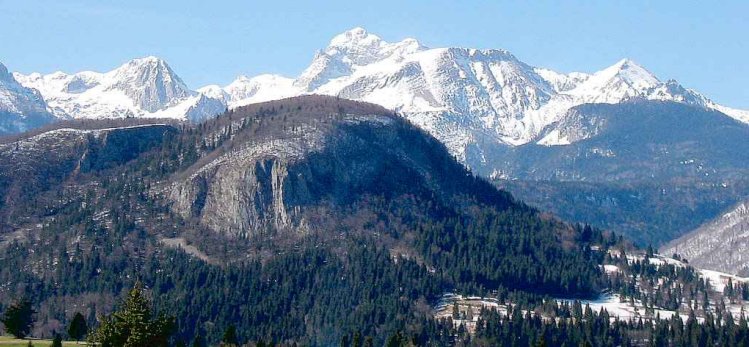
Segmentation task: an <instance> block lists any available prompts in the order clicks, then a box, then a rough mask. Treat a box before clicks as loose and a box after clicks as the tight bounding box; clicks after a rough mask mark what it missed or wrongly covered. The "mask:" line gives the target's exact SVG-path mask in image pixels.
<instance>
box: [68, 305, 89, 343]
mask: <svg viewBox="0 0 749 347" xmlns="http://www.w3.org/2000/svg"><path fill="white" fill-rule="evenodd" d="M86 334H88V324H86V318H84V317H83V315H82V314H81V313H80V312H76V313H75V315H74V316H73V320H71V321H70V326H69V327H68V336H70V338H71V339H73V340H76V341H80V340H81V339H82V338H83V337H84V336H86Z"/></svg>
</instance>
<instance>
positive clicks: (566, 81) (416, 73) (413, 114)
mask: <svg viewBox="0 0 749 347" xmlns="http://www.w3.org/2000/svg"><path fill="white" fill-rule="evenodd" d="M16 79H17V80H19V81H20V82H21V83H22V84H23V85H24V86H26V87H31V88H35V89H37V90H39V91H40V92H41V93H42V95H44V97H45V99H46V100H47V103H48V104H49V106H50V109H51V110H52V112H53V113H54V114H55V115H57V116H58V117H63V118H66V117H72V118H100V117H124V116H136V117H138V116H142V117H148V116H153V115H155V114H158V115H163V116H169V117H175V118H182V119H184V118H189V117H190V116H189V115H186V114H185V113H184V112H188V111H186V110H189V112H190V113H191V114H199V115H200V116H199V117H198V118H200V119H202V117H206V116H208V115H210V114H213V112H216V111H217V110H219V109H222V107H223V108H226V107H229V108H234V107H239V106H243V105H246V104H249V103H255V102H262V101H268V100H274V99H281V98H286V97H291V96H296V95H303V94H324V95H336V96H340V97H343V98H348V99H353V100H360V101H367V102H372V103H376V104H380V105H382V106H384V107H387V108H390V109H393V110H396V111H398V112H399V113H401V114H402V115H403V116H405V117H406V118H408V119H409V120H411V121H412V122H414V123H415V124H417V125H418V126H420V127H422V128H424V129H425V130H427V131H428V132H430V133H431V134H432V135H434V136H435V137H437V138H438V139H439V140H441V141H443V142H444V143H445V144H446V145H447V146H448V148H449V149H450V151H451V152H452V153H453V154H454V155H456V156H457V157H458V158H460V159H466V153H467V152H468V151H469V148H470V149H471V151H472V153H475V155H477V157H478V158H484V154H485V151H486V150H488V149H489V147H491V146H497V145H499V146H505V145H509V146H514V145H522V144H526V143H539V144H542V145H547V146H553V145H567V144H570V143H573V142H575V141H581V140H584V139H586V138H587V137H588V136H595V133H596V132H595V131H582V130H581V129H566V128H564V129H562V128H560V127H562V126H564V127H570V126H573V127H574V126H575V124H577V123H579V122H577V123H576V122H572V121H564V120H565V119H566V118H568V117H571V116H574V115H570V110H571V109H572V108H574V107H575V106H579V105H582V104H586V103H610V104H615V103H621V102H624V101H627V100H630V99H638V98H643V99H651V100H664V101H675V102H681V103H687V104H692V105H697V106H701V107H706V108H711V109H715V110H718V111H721V112H723V113H725V114H727V115H729V116H731V117H733V118H735V119H737V120H739V121H742V122H745V123H749V111H741V110H734V109H731V108H728V107H725V106H721V105H718V104H715V103H714V102H712V101H710V100H709V99H707V98H705V97H704V96H702V95H700V94H699V93H697V92H695V91H693V90H689V89H686V88H684V87H682V86H681V85H679V84H678V83H677V82H675V81H672V80H669V81H667V82H661V81H660V80H659V79H658V78H657V77H656V76H655V75H654V74H653V73H651V72H649V71H648V70H647V69H645V68H644V67H642V66H640V65H639V64H637V63H635V62H634V61H632V60H630V59H623V60H621V61H619V62H617V63H616V64H614V65H611V66H609V67H607V68H605V69H603V70H601V71H598V72H595V73H591V74H588V73H582V72H573V73H559V72H555V71H552V70H549V69H544V68H539V67H533V66H530V65H528V64H525V63H524V62H522V61H520V60H519V59H517V58H516V57H515V56H513V55H512V54H511V53H510V52H507V51H505V50H499V49H494V50H477V49H468V48H427V47H425V46H423V45H421V44H420V43H419V42H418V41H417V40H415V39H410V38H409V39H404V40H401V41H396V42H387V41H385V40H383V39H382V38H380V37H379V36H377V35H375V34H372V33H370V32H368V31H367V30H365V29H363V28H360V27H357V28H353V29H351V30H348V31H345V32H343V33H341V34H339V35H336V36H335V37H333V39H332V40H331V41H330V42H329V44H328V46H327V47H325V48H323V49H321V50H320V51H318V52H317V54H315V56H314V58H313V59H312V62H311V63H310V65H309V66H308V67H307V68H306V69H305V70H304V71H303V72H302V73H301V74H300V75H299V76H297V77H295V78H288V77H283V76H278V75H259V76H255V77H246V76H240V77H238V78H237V79H236V80H234V81H233V82H232V83H230V84H229V85H226V86H223V87H221V86H218V85H209V86H206V87H203V88H200V89H199V90H198V91H192V90H190V89H189V88H188V87H187V86H186V85H185V83H184V82H183V81H182V80H181V79H180V78H179V77H178V76H177V74H176V73H174V71H173V70H172V69H171V68H170V67H169V65H168V64H167V63H166V62H165V61H163V60H161V59H159V58H157V57H145V58H141V59H135V60H133V61H130V62H128V63H126V64H124V65H122V66H121V67H119V68H117V69H115V70H113V71H111V72H108V73H96V72H82V73H77V74H74V75H68V74H65V73H61V72H59V73H54V74H50V75H44V76H42V75H39V74H31V75H28V76H23V75H19V74H16Z"/></svg>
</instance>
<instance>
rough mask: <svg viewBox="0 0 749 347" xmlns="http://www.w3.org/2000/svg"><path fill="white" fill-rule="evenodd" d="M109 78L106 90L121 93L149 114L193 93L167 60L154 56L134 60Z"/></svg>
mask: <svg viewBox="0 0 749 347" xmlns="http://www.w3.org/2000/svg"><path fill="white" fill-rule="evenodd" d="M109 75H110V76H111V82H110V86H109V89H117V90H120V91H122V92H124V93H125V94H126V95H127V96H129V97H130V98H131V99H133V101H134V103H135V105H136V106H138V107H140V108H141V109H144V110H146V111H149V112H155V111H158V110H161V109H163V108H164V107H166V106H169V105H171V104H172V103H173V101H175V100H177V99H182V98H185V97H187V96H190V95H191V94H192V93H193V92H192V91H191V90H190V89H189V88H188V87H187V85H185V83H184V82H183V81H182V79H181V78H180V77H179V76H177V74H176V73H175V72H174V71H173V70H172V68H171V67H170V66H169V64H167V62H166V61H164V60H163V59H161V58H157V57H154V56H148V57H145V58H138V59H133V60H131V61H129V62H127V63H125V64H123V65H122V66H120V67H119V68H117V69H115V70H114V71H112V72H110V73H109Z"/></svg>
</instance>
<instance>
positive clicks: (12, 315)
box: [0, 299, 36, 339]
mask: <svg viewBox="0 0 749 347" xmlns="http://www.w3.org/2000/svg"><path fill="white" fill-rule="evenodd" d="M35 314H36V311H34V309H33V308H31V301H29V300H27V299H22V300H21V301H19V302H17V303H15V304H13V305H10V307H8V308H7V309H6V310H5V314H4V315H3V318H2V319H0V322H2V323H3V325H5V331H6V332H8V333H10V334H11V335H13V336H15V337H16V338H19V339H22V338H24V337H26V336H28V335H29V333H30V332H31V327H32V326H33V325H34V322H35V320H36V319H35V317H34V315H35Z"/></svg>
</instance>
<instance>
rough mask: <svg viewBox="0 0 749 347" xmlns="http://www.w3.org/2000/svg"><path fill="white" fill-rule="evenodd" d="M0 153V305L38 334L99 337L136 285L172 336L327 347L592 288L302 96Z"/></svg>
mask: <svg viewBox="0 0 749 347" xmlns="http://www.w3.org/2000/svg"><path fill="white" fill-rule="evenodd" d="M128 122H136V123H137V120H128ZM82 124H85V126H84V125H82ZM0 152H1V153H0V156H2V157H4V158H7V159H8V160H3V163H4V165H3V166H2V171H0V177H2V180H1V181H0V182H2V185H0V187H2V189H0V194H2V201H3V204H2V205H1V206H0V215H2V216H4V218H5V221H6V223H4V225H5V230H3V231H2V243H1V245H2V248H3V252H4V253H3V254H4V255H3V263H4V264H5V266H4V267H3V269H2V270H0V279H1V280H2V282H3V283H7V285H4V286H2V287H1V288H0V302H4V303H7V302H8V301H9V300H11V299H13V298H15V297H17V296H18V295H21V294H26V295H32V297H33V299H34V301H35V302H37V303H39V307H40V315H41V317H44V320H45V321H49V322H55V321H65V317H66V316H67V314H69V313H70V312H66V311H65V310H66V309H69V308H70V307H79V308H86V309H85V312H84V314H86V315H87V316H88V317H90V318H91V319H92V320H93V319H94V317H95V316H96V315H97V314H100V313H102V312H108V310H109V309H111V305H112V302H113V299H114V298H115V297H116V296H117V294H118V293H120V292H121V291H122V290H123V288H127V287H128V286H130V285H132V282H133V280H134V279H135V278H140V279H141V280H142V281H144V283H145V284H146V285H147V286H148V287H149V288H150V290H151V291H152V295H153V296H154V298H155V299H156V300H155V301H156V303H157V305H158V306H159V307H160V308H163V309H167V310H169V312H172V313H174V314H176V315H177V316H178V317H180V322H179V324H180V326H179V332H180V334H181V335H180V336H193V335H194V334H195V333H196V332H200V331H202V332H204V333H205V334H206V335H207V336H210V337H212V338H215V337H216V336H217V335H218V334H219V333H220V329H221V327H223V326H225V325H226V324H227V322H232V323H233V324H236V325H237V326H239V327H242V329H243V331H244V332H245V334H247V336H248V337H254V338H259V337H262V338H272V339H273V340H275V341H292V340H293V341H306V342H308V343H313V344H323V345H325V344H329V343H330V341H335V340H336V339H338V337H339V336H340V334H342V333H343V332H346V331H347V329H354V328H359V327H366V329H367V331H366V332H367V334H369V335H374V336H377V335H378V334H379V332H392V331H394V329H400V328H402V327H404V326H411V325H412V324H416V323H417V322H419V321H423V320H429V319H431V318H430V317H431V310H430V309H429V305H430V303H431V302H432V301H434V300H436V298H438V297H439V296H440V295H441V294H442V293H443V292H445V291H448V290H461V291H470V292H477V293H495V294H499V295H503V296H507V295H509V296H512V297H518V298H524V299H522V300H531V301H534V300H538V298H540V297H542V296H544V295H561V296H566V297H591V296H595V295H597V293H598V292H599V291H600V290H601V289H602V288H603V286H604V285H605V280H604V277H603V274H602V273H601V272H600V271H599V270H598V267H597V265H596V264H597V263H598V262H599V260H597V258H596V257H593V256H592V255H590V254H586V253H580V252H578V249H579V247H580V245H578V242H580V241H579V233H580V232H581V231H580V230H579V229H577V228H574V227H572V226H570V225H567V224H564V223H562V222H559V221H557V220H555V219H553V218H550V217H548V216H544V215H542V214H540V213H539V212H537V211H535V210H533V209H531V208H529V207H527V206H525V205H523V204H522V203H519V202H516V201H515V200H514V199H513V198H512V197H511V196H510V195H509V194H507V193H505V192H502V191H499V190H496V189H495V188H493V187H492V186H491V185H490V184H489V183H487V182H485V181H484V180H482V179H479V178H477V177H475V176H473V175H471V174H470V172H468V171H467V170H466V169H465V168H464V167H463V166H462V165H460V164H459V163H458V162H457V161H455V160H454V159H453V157H452V156H451V155H450V154H449V153H448V152H447V150H446V149H445V147H444V146H443V145H442V144H440V142H438V141H437V140H435V139H434V138H432V137H430V136H428V135H427V134H426V133H424V132H423V131H421V130H419V129H418V128H416V127H414V126H412V125H410V124H409V123H408V122H406V121H404V120H403V119H402V118H400V117H397V116H396V115H394V114H392V113H390V112H389V111H386V110H385V109H383V108H381V107H379V106H375V105H371V104H362V103H357V102H352V101H347V100H342V99H337V98H331V97H320V96H309V97H301V98H294V99H288V100H281V101H275V102H269V103H263V104H257V105H250V106H247V107H243V108H239V109H236V110H234V111H231V112H228V113H226V114H224V115H222V116H220V117H218V118H216V119H214V120H210V121H208V122H205V123H200V124H198V125H195V126H187V125H169V124H159V123H158V122H156V123H153V122H152V123H150V124H149V123H147V124H132V123H131V124H119V125H117V126H114V127H113V126H112V124H111V123H106V122H101V123H96V122H92V123H79V124H75V123H70V124H68V125H65V124H61V125H60V126H58V127H57V128H55V129H52V130H49V131H41V132H39V133H37V134H28V135H23V136H19V137H18V138H16V139H13V140H9V141H6V142H5V144H3V145H2V146H1V147H0ZM42 158H45V159H42ZM600 237H602V236H599V237H598V238H600ZM178 245H181V246H178ZM175 247H178V248H181V249H184V250H185V251H186V252H189V253H184V252H181V251H179V249H174V248H175ZM50 260H51V261H50ZM215 264H223V265H215ZM11 269H12V270H11ZM218 293H222V294H220V295H219V294H218ZM62 297H65V298H66V299H65V303H66V305H65V306H63V305H62V302H61V301H60V299H61V298H62ZM200 307H210V308H211V310H202V309H198V308H200ZM310 320H312V322H314V324H313V325H314V326H315V327H316V328H315V329H313V330H307V329H305V326H308V325H309V322H310ZM342 321H344V322H347V323H346V324H341V322H342ZM49 324H52V323H49ZM53 325H54V324H52V325H43V326H40V327H39V328H38V329H39V331H38V333H39V334H41V335H44V334H49V333H50V331H49V329H50V327H51V326H53Z"/></svg>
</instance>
